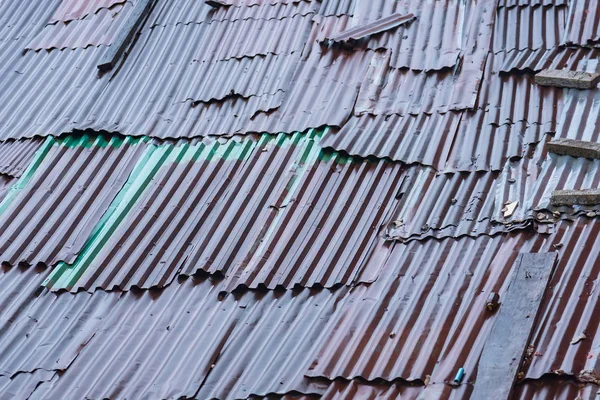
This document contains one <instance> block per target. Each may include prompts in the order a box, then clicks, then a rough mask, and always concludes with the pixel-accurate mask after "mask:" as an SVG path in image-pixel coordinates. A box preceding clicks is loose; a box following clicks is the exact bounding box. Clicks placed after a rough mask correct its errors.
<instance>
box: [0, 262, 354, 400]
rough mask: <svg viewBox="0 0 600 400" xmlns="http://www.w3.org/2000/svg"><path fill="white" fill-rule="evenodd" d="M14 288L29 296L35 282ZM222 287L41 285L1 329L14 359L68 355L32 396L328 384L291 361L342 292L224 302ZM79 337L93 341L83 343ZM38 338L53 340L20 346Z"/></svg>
mask: <svg viewBox="0 0 600 400" xmlns="http://www.w3.org/2000/svg"><path fill="white" fill-rule="evenodd" d="M29 271H33V270H32V269H30V270H29ZM29 271H27V272H23V271H22V270H19V269H16V268H15V269H12V270H6V271H3V275H2V276H1V277H0V279H2V280H4V281H6V280H7V279H9V280H15V279H16V280H20V281H24V282H29V281H31V277H32V275H31V273H30V272H29ZM7 283H8V282H7ZM38 284H39V283H38ZM20 289H21V292H20V293H23V292H26V293H32V291H33V290H35V286H33V287H32V286H31V285H24V286H21V287H20ZM219 290H220V286H219V285H214V284H213V283H211V282H210V281H204V280H194V279H191V278H190V279H187V280H179V281H178V282H176V283H174V284H172V285H170V286H168V287H167V288H165V289H164V290H162V291H160V292H156V291H132V292H127V293H125V294H123V293H118V292H112V293H108V292H104V291H96V292H94V293H93V294H89V293H85V292H84V293H77V294H70V293H60V294H54V293H50V292H47V291H44V292H43V293H42V294H41V295H35V296H33V297H31V298H29V299H27V300H26V299H23V300H21V301H16V302H14V308H15V309H19V310H20V312H19V313H16V314H14V315H13V317H12V318H13V319H14V324H13V327H14V328H12V329H8V330H6V331H3V332H2V335H4V336H5V337H6V336H7V335H8V336H10V337H12V338H13V339H12V340H11V342H10V344H11V348H12V349H18V351H14V352H13V353H12V354H11V357H13V359H14V360H17V361H18V360H19V359H20V361H21V362H27V361H26V360H27V358H28V357H31V355H38V356H43V358H42V360H46V362H48V363H50V362H51V361H53V360H54V358H53V355H54V353H52V352H49V351H48V350H47V349H46V348H45V347H46V346H48V345H51V346H48V348H54V347H52V345H55V344H60V346H62V347H63V348H65V349H71V350H73V351H75V353H73V354H74V355H75V357H74V359H70V360H68V363H69V364H70V365H69V367H68V368H67V369H66V370H65V371H63V372H62V373H61V374H60V377H59V378H58V379H56V377H54V378H53V379H52V380H50V379H51V378H52V374H50V376H47V377H44V378H43V379H41V378H38V381H44V382H43V383H41V384H40V385H39V387H38V388H37V389H36V390H35V393H34V395H33V396H32V397H31V399H48V398H58V397H62V395H63V394H65V393H68V394H69V398H181V397H188V398H192V397H195V396H198V397H199V398H205V397H208V395H209V394H210V396H211V397H212V396H213V395H214V396H217V397H220V398H224V397H225V396H230V397H232V398H246V397H248V396H251V395H266V394H271V393H278V394H285V393H290V392H298V391H301V392H303V393H307V394H311V393H312V394H318V395H320V394H322V393H323V392H324V391H325V390H326V389H327V385H326V384H325V385H323V384H319V383H318V382H313V381H309V380H308V379H306V378H305V377H304V376H303V369H302V368H298V366H299V365H308V364H309V363H310V361H311V359H312V357H314V354H315V351H316V347H317V345H318V344H319V343H320V342H321V335H322V334H323V332H324V331H325V329H324V328H325V326H326V325H327V324H328V323H329V321H330V319H331V316H332V315H333V313H334V312H335V310H336V309H337V308H338V303H339V302H340V301H341V299H343V298H344V296H345V295H346V294H347V291H346V290H345V289H342V290H338V291H336V292H335V293H333V292H330V291H328V290H320V291H309V290H303V291H300V292H299V293H293V292H292V291H287V292H286V293H283V294H281V293H277V292H273V291H271V292H268V293H257V292H247V293H246V294H244V295H242V296H240V297H238V298H235V297H233V296H227V297H225V299H224V300H219V299H218V292H219ZM13 299H14V297H13ZM42 310H43V311H42ZM66 321H70V322H69V323H65V322H66ZM24 324H25V325H26V326H27V328H26V329H23V328H22V327H24V326H25V325H24ZM274 327H276V329H274ZM24 332H26V333H27V334H23V333H24ZM71 333H76V334H75V335H73V334H71ZM83 333H85V335H86V336H85V337H88V336H91V338H88V339H87V340H86V341H85V343H83V345H82V343H81V339H82V338H83V337H84V334H83ZM41 337H45V339H46V340H49V339H50V338H52V340H51V341H50V342H47V343H45V346H33V347H31V346H25V345H26V344H27V343H30V341H31V340H37V338H41ZM8 344H9V343H8V342H5V341H3V346H8ZM259 349H262V350H260V351H257V350H259ZM267 349H268V350H267ZM2 354H5V353H2ZM69 354H71V353H69ZM19 356H21V357H25V358H24V359H23V358H20V357H19ZM66 361H67V360H61V363H60V364H57V365H54V366H51V365H50V364H49V365H48V368H49V372H53V371H56V370H58V369H63V367H64V365H63V364H62V363H63V362H66ZM209 372H210V374H209ZM20 375H28V374H27V373H22V374H20ZM35 375H36V374H32V379H33V378H34V377H35ZM275 375H276V376H277V379H273V376H275ZM207 376H208V378H207V379H206V377H207ZM1 379H2V378H0V384H3V383H4V382H2V380H1ZM81 382H87V384H86V385H82V384H81ZM203 383H204V384H203ZM14 385H15V386H16V385H17V384H16V383H14ZM201 385H202V386H201ZM20 386H25V387H27V385H24V384H21V385H20ZM32 389H33V388H32ZM199 390H200V392H199Z"/></svg>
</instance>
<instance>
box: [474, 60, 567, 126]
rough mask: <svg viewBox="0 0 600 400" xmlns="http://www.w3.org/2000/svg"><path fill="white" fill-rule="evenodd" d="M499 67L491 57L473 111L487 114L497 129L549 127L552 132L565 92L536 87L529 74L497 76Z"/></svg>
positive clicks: (547, 87)
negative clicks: (517, 125) (522, 124)
mask: <svg viewBox="0 0 600 400" xmlns="http://www.w3.org/2000/svg"><path fill="white" fill-rule="evenodd" d="M501 66H502V56H498V55H496V56H490V58H489V59H488V62H487V64H486V68H485V73H484V77H483V81H482V85H481V89H480V91H479V97H478V99H477V105H476V107H477V108H479V109H484V110H487V111H489V113H490V116H489V121H490V122H492V123H494V124H496V125H503V124H506V123H515V122H523V121H524V122H527V123H528V124H542V125H545V124H549V127H548V128H547V132H554V131H555V129H556V127H555V126H554V125H555V124H556V121H557V120H558V116H559V115H561V112H562V106H563V99H564V95H565V92H566V89H560V88H556V87H550V86H540V85H537V84H535V82H534V76H533V75H531V74H508V75H505V74H499V71H500V69H501Z"/></svg>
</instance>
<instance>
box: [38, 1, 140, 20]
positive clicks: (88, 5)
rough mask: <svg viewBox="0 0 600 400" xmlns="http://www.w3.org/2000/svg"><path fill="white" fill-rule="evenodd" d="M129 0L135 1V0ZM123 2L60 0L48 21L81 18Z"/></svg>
mask: <svg viewBox="0 0 600 400" xmlns="http://www.w3.org/2000/svg"><path fill="white" fill-rule="evenodd" d="M131 1H133V2H135V1H137V0H131ZM125 3H126V1H125V0H61V1H60V5H59V6H58V8H56V9H55V11H54V14H53V15H52V17H51V18H50V20H49V23H55V22H59V21H60V22H69V21H72V20H76V19H83V18H84V17H86V16H87V15H90V14H95V13H97V12H98V11H99V10H101V9H103V8H112V7H113V6H115V5H120V4H125Z"/></svg>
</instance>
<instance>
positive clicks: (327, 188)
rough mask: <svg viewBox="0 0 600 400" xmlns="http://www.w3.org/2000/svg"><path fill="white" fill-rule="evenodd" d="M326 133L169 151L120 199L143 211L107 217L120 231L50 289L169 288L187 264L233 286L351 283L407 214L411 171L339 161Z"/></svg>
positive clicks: (109, 226) (95, 244)
mask: <svg viewBox="0 0 600 400" xmlns="http://www.w3.org/2000/svg"><path fill="white" fill-rule="evenodd" d="M321 135H322V133H321V132H312V133H309V134H295V135H293V136H287V135H280V136H275V137H271V136H269V135H265V136H263V137H262V138H261V139H260V141H258V142H255V141H251V140H244V141H241V142H234V141H230V142H229V144H228V145H219V144H217V143H214V144H211V145H204V144H203V143H200V144H198V145H193V146H187V145H180V146H176V147H172V146H166V147H164V148H163V149H159V150H158V151H160V152H162V153H164V154H166V155H168V157H167V156H165V157H164V158H163V161H158V160H157V161H158V162H157V163H156V165H155V166H153V167H152V169H153V170H155V171H157V172H156V173H155V175H150V176H149V177H148V178H144V179H147V181H148V184H137V183H135V182H132V183H131V185H129V184H127V185H125V188H124V190H123V191H122V193H120V194H119V196H118V197H117V202H119V203H123V202H125V200H121V198H123V199H129V198H135V199H137V200H135V205H131V206H126V207H128V208H127V209H126V208H122V209H123V211H116V212H115V214H114V217H112V216H111V217H109V218H108V219H107V220H106V222H103V224H104V227H103V228H102V230H103V231H105V232H111V233H110V236H109V237H107V236H106V235H104V233H102V234H100V235H98V236H97V237H96V238H93V239H91V242H90V243H89V244H88V245H86V247H85V248H84V251H83V252H81V254H80V257H79V259H78V260H77V261H76V262H75V263H74V264H73V265H72V266H65V267H64V269H60V270H57V271H55V272H54V273H53V276H52V278H51V279H50V280H49V282H51V283H50V286H51V287H52V289H53V290H58V289H61V288H66V289H73V290H77V289H78V288H85V289H88V290H93V289H95V288H98V287H101V288H114V287H118V288H121V289H124V290H127V289H130V288H131V287H133V286H135V287H145V288H147V287H153V286H159V287H160V286H164V285H166V284H168V283H169V282H171V281H172V280H173V277H174V276H175V274H176V273H177V272H178V271H179V270H180V269H182V271H183V273H185V274H187V275H192V274H195V273H196V272H197V271H198V270H205V271H207V272H209V273H216V272H220V273H222V274H223V275H224V276H225V278H226V281H227V287H228V289H229V290H232V289H235V288H236V287H238V286H240V285H243V286H246V287H252V288H256V287H260V286H267V287H269V288H275V287H277V286H284V287H286V288H292V287H294V286H295V285H301V286H313V285H319V286H325V287H332V286H335V285H338V284H340V283H343V284H349V283H351V282H352V280H353V278H354V277H355V276H356V274H357V273H358V272H359V271H360V267H361V266H362V265H363V264H364V262H365V260H366V259H367V258H368V257H369V254H370V251H371V250H372V248H373V247H374V246H375V244H376V241H377V235H378V234H379V227H380V226H382V225H383V224H385V223H386V222H387V218H389V213H390V212H391V210H392V209H393V208H394V207H395V204H396V200H394V193H396V192H397V190H398V187H399V184H400V182H401V181H400V179H399V176H400V173H401V171H402V169H401V166H400V165H399V164H391V163H387V162H383V161H382V162H377V163H366V164H362V163H356V162H355V161H354V160H353V159H351V158H350V159H348V158H347V157H343V156H335V155H328V154H327V153H324V152H323V151H322V150H321V149H320V147H319V146H318V145H317V142H318V140H319V138H320V136H321ZM152 162H154V161H152ZM140 163H144V164H148V161H147V160H146V159H142V160H141V161H140ZM152 174H154V172H153V173H152ZM152 176H153V177H152ZM150 179H152V180H151V181H150ZM240 193H245V196H243V197H242V196H240V195H239V194H240ZM127 201H129V200H127ZM131 204H134V203H131ZM194 204H201V205H202V206H201V207H194ZM322 204H326V205H327V207H323V206H322ZM367 205H369V206H370V207H372V208H371V209H368V208H367ZM111 207H112V206H111ZM116 207H117V208H118V207H120V206H119V205H117V206H116ZM129 209H130V211H128V210H129ZM233 210H236V211H235V212H234V211H233ZM159 216H160V217H159ZM231 238H236V239H235V240H232V239H231ZM336 238H338V239H336ZM318 243H322V244H318ZM61 268H62V267H61ZM72 277H73V278H72Z"/></svg>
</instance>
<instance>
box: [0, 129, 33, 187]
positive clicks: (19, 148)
mask: <svg viewBox="0 0 600 400" xmlns="http://www.w3.org/2000/svg"><path fill="white" fill-rule="evenodd" d="M42 142H43V140H42V139H38V138H36V139H24V140H9V141H5V142H0V174H6V175H10V176H12V177H15V178H19V177H20V176H21V175H22V174H23V171H24V170H25V169H26V168H27V166H28V165H29V163H30V162H31V160H32V158H33V156H34V154H35V152H36V151H37V150H38V149H39V148H40V146H41V145H42Z"/></svg>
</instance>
